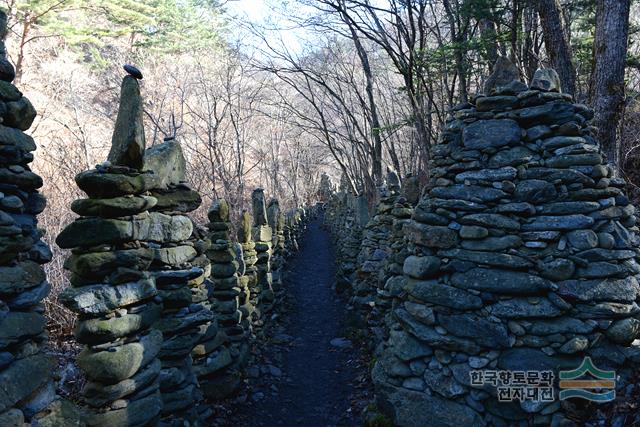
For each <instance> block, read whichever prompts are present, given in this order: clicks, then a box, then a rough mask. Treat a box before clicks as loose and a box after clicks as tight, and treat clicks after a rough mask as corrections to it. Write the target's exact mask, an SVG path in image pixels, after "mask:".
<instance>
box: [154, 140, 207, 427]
mask: <svg viewBox="0 0 640 427" xmlns="http://www.w3.org/2000/svg"><path fill="white" fill-rule="evenodd" d="M144 170H151V171H153V172H154V175H155V178H156V186H155V187H154V188H153V189H151V191H150V193H151V195H152V197H154V198H155V199H156V200H158V203H156V205H155V206H153V207H151V208H150V209H149V210H150V211H151V213H150V217H151V219H152V222H153V226H155V227H165V228H166V229H167V230H171V234H170V235H169V240H167V241H155V242H153V243H151V242H150V243H149V246H150V247H153V248H154V249H155V250H157V251H162V252H163V253H164V254H165V256H164V257H162V258H161V259H158V260H154V262H152V265H151V270H152V271H151V274H152V277H153V279H154V281H155V284H156V288H157V289H158V296H159V297H160V299H161V301H162V313H161V316H160V319H159V320H158V321H157V322H155V323H154V325H153V326H154V328H156V329H158V330H159V331H161V332H162V334H163V343H162V348H161V350H160V353H159V358H160V361H161V371H160V391H161V394H162V403H163V408H162V415H163V419H164V423H165V424H166V425H183V424H182V423H183V422H184V421H185V420H187V421H190V422H195V421H196V420H198V419H200V417H201V414H200V413H199V412H198V409H199V408H200V406H199V405H198V404H197V403H198V402H199V401H201V400H202V395H201V393H200V391H199V390H198V382H197V379H196V375H195V374H194V370H193V366H192V357H191V353H192V351H193V350H194V347H195V346H196V345H197V344H199V343H200V341H201V340H202V337H203V335H205V334H206V331H208V330H209V329H210V328H211V327H212V326H211V324H212V322H213V321H214V320H215V315H214V313H213V312H212V311H211V309H210V307H209V304H207V301H206V300H197V301H193V294H194V293H195V294H199V292H197V291H196V292H192V289H191V288H192V287H196V288H197V287H198V285H199V284H201V283H202V282H204V278H205V274H206V273H205V272H206V271H207V269H206V267H207V264H206V262H205V263H204V264H203V263H202V258H200V259H198V257H199V255H200V254H199V253H198V248H199V246H200V245H198V243H197V241H195V242H194V241H193V239H192V237H193V229H194V225H193V223H192V221H191V219H190V218H189V217H188V216H187V213H188V212H191V211H193V210H195V209H197V208H198V206H199V205H200V203H201V199H200V196H199V195H198V193H197V192H195V191H193V190H192V189H191V188H189V186H188V185H187V184H186V183H185V182H184V181H185V170H186V162H185V159H184V155H183V153H182V149H181V147H180V144H179V143H178V142H177V141H175V140H174V139H171V138H170V139H166V140H165V142H164V143H163V144H158V145H155V146H153V147H152V148H149V149H147V150H146V151H145V156H144ZM203 267H205V268H203ZM214 327H215V325H214ZM203 332H204V333H203Z"/></svg>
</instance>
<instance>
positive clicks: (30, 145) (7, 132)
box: [0, 124, 36, 153]
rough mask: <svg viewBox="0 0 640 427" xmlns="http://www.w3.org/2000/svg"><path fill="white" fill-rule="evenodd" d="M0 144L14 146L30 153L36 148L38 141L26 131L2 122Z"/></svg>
mask: <svg viewBox="0 0 640 427" xmlns="http://www.w3.org/2000/svg"><path fill="white" fill-rule="evenodd" d="M0 146H13V147H15V148H17V149H18V150H20V151H22V152H25V153H28V152H31V151H35V150H36V143H35V141H34V140H33V138H32V137H31V136H29V135H27V134H26V133H24V132H22V131H20V130H19V129H15V128H13V127H9V126H4V125H1V124H0Z"/></svg>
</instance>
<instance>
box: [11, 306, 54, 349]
mask: <svg viewBox="0 0 640 427" xmlns="http://www.w3.org/2000/svg"><path fill="white" fill-rule="evenodd" d="M45 322H46V320H45V318H44V316H43V315H42V314H40V313H35V312H21V311H10V312H8V313H6V314H4V313H3V314H1V315H0V348H3V349H4V348H6V347H9V346H10V345H13V344H16V343H20V342H22V341H25V340H28V339H29V338H31V337H34V336H37V335H40V334H41V333H42V332H43V331H44V326H45Z"/></svg>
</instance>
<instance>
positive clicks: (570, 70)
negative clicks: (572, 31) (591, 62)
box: [538, 0, 628, 95]
mask: <svg viewBox="0 0 640 427" xmlns="http://www.w3.org/2000/svg"><path fill="white" fill-rule="evenodd" d="M627 3H628V2H627ZM538 14H539V15H540V21H541V24H542V30H543V37H544V46H545V48H546V49H547V55H549V60H550V62H551V66H552V67H553V68H555V70H556V71H557V72H558V75H559V76H560V83H561V84H562V91H563V92H565V93H569V94H571V95H575V92H576V69H575V67H574V66H573V62H572V54H571V48H570V46H569V37H568V34H567V32H566V31H565V27H564V24H563V22H562V10H561V8H560V4H559V3H558V0H538Z"/></svg>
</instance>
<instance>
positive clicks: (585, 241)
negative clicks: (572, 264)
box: [567, 230, 598, 250]
mask: <svg viewBox="0 0 640 427" xmlns="http://www.w3.org/2000/svg"><path fill="white" fill-rule="evenodd" d="M567 240H568V241H569V244H570V245H571V246H573V247H574V248H576V249H579V250H586V249H591V248H595V247H597V246H598V235H597V234H596V233H595V232H594V231H593V230H574V231H570V232H568V233H567Z"/></svg>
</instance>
